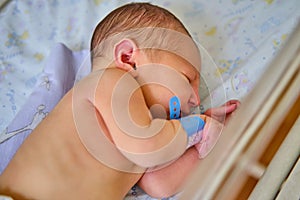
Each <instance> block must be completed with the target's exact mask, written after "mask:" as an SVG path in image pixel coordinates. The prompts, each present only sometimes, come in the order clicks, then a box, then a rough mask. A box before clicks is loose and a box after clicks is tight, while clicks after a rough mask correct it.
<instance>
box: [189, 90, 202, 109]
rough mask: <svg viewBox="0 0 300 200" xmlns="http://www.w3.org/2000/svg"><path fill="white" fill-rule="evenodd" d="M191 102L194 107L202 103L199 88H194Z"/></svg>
mask: <svg viewBox="0 0 300 200" xmlns="http://www.w3.org/2000/svg"><path fill="white" fill-rule="evenodd" d="M189 103H190V105H191V106H193V107H195V106H199V105H200V96H199V93H198V90H196V91H195V90H194V92H193V93H192V95H191V97H190V99H189Z"/></svg>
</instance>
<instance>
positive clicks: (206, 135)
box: [195, 118, 223, 159]
mask: <svg viewBox="0 0 300 200" xmlns="http://www.w3.org/2000/svg"><path fill="white" fill-rule="evenodd" d="M207 122H208V123H207ZM222 129H223V124H221V123H219V122H218V121H216V120H214V119H212V118H210V119H209V120H206V124H205V127H204V130H203V135H202V140H201V141H200V142H199V143H197V144H196V145H195V147H196V149H197V151H198V155H199V158H200V159H202V158H205V157H206V156H207V155H208V154H209V153H210V151H211V150H212V149H213V147H214V146H215V144H216V143H217V141H218V139H219V137H220V135H221V132H222Z"/></svg>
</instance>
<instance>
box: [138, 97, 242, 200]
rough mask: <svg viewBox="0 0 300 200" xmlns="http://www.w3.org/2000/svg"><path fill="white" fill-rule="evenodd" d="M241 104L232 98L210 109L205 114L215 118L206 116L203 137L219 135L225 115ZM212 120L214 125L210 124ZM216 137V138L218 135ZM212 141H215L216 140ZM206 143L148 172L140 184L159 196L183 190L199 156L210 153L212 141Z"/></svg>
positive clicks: (162, 196) (198, 162)
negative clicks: (165, 165) (164, 165)
mask: <svg viewBox="0 0 300 200" xmlns="http://www.w3.org/2000/svg"><path fill="white" fill-rule="evenodd" d="M234 104H235V105H234ZM239 105H240V102H239V101H238V100H231V101H229V102H227V103H226V104H224V105H222V106H221V107H217V108H212V109H209V111H208V112H207V113H205V114H208V115H209V116H210V117H213V118H214V119H215V120H213V119H211V118H210V117H207V118H206V127H205V128H204V130H203V134H202V135H203V139H204V140H206V139H207V136H208V133H209V134H212V135H215V136H216V135H218V134H219V133H220V131H221V130H222V122H227V121H228V120H225V119H224V117H226V119H228V117H230V116H231V115H232V113H233V112H234V111H235V110H236V108H237V107H238V106H239ZM224 114H225V116H224ZM215 117H216V118H215ZM212 120H213V123H212V125H209V124H210V122H211V121H212ZM219 120H220V121H219ZM218 122H220V123H218ZM209 127H210V128H209ZM214 138H215V139H216V137H214ZM211 141H214V143H215V142H216V140H211ZM204 143H205V142H204V141H202V143H198V144H196V145H195V147H192V148H189V149H188V150H187V151H186V152H185V153H184V154H183V155H182V156H181V157H180V158H179V159H177V160H176V161H174V162H173V163H171V164H170V165H168V166H167V167H164V168H161V169H159V170H157V171H152V172H146V173H145V174H144V175H143V177H142V178H141V179H140V181H139V182H138V185H139V186H140V187H141V188H142V189H143V190H144V191H145V192H146V193H147V194H149V195H151V196H153V197H157V198H164V197H169V196H172V195H174V194H176V193H178V192H179V191H181V190H182V187H183V186H184V183H185V182H186V180H187V179H188V177H189V176H190V174H191V173H192V171H193V170H194V169H195V167H196V166H198V164H200V162H201V160H200V159H199V157H200V158H203V157H205V156H206V155H207V153H209V149H208V148H207V147H208V146H209V145H208V143H210V141H208V140H206V144H207V145H206V146H205V145H203V144H204ZM214 143H213V144H214ZM205 147H206V148H205ZM212 147H213V146H211V148H212ZM211 148H210V149H211ZM199 152H200V153H199Z"/></svg>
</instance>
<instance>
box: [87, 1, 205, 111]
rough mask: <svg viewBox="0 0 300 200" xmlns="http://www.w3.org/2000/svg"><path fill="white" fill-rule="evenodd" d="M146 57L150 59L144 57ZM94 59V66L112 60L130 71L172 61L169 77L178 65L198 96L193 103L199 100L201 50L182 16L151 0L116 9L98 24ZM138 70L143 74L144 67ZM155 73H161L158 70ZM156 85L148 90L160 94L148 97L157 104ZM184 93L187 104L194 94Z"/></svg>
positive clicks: (176, 69)
mask: <svg viewBox="0 0 300 200" xmlns="http://www.w3.org/2000/svg"><path fill="white" fill-rule="evenodd" d="M141 52H142V53H141ZM144 55H146V56H144ZM145 57H147V59H148V58H149V60H148V61H145V59H144V60H143V58H145ZM147 59H146V60H147ZM91 60H92V64H93V70H98V69H100V68H106V67H108V65H111V63H114V64H116V65H117V66H119V67H120V66H121V68H123V69H124V70H126V71H130V70H132V69H135V67H136V66H137V67H138V66H141V65H145V64H147V63H161V64H162V65H165V66H167V65H169V66H171V67H170V68H168V69H167V68H165V69H164V70H165V73H168V77H170V73H172V72H170V71H169V69H172V70H174V69H175V71H177V73H178V72H179V73H178V74H180V76H184V77H185V79H186V80H187V83H189V84H190V86H191V85H192V87H193V90H194V91H195V93H196V95H195V94H194V95H193V96H197V97H193V98H192V99H193V100H192V101H193V103H190V104H193V105H192V106H196V105H198V104H199V97H198V96H199V95H198V89H197V87H198V86H199V80H198V79H199V74H197V75H196V73H197V72H199V68H200V62H201V61H200V54H199V50H198V48H197V46H196V44H195V43H194V41H193V40H192V38H191V36H190V34H189V33H188V31H187V29H186V28H185V27H184V25H183V24H182V23H181V22H180V20H179V19H178V18H177V17H175V16H174V15H173V14H172V13H170V12H169V11H168V10H166V9H164V8H161V7H158V6H155V5H152V4H149V3H131V4H126V5H124V6H122V7H119V8H117V9H115V10H114V11H112V12H111V13H110V14H108V15H107V16H106V17H105V18H104V19H103V20H102V21H101V22H100V23H99V24H98V25H97V27H96V28H95V31H94V34H93V37H92V41H91ZM188 65H190V66H191V67H190V66H188ZM193 67H194V68H193ZM189 68H193V69H189ZM156 69H159V68H156ZM166 69H167V70H166ZM132 71H135V70H132ZM138 71H139V72H138V73H139V78H141V77H142V74H141V73H142V70H138ZM162 71H163V70H162ZM154 73H155V74H157V75H158V74H159V72H158V70H157V71H155V72H154ZM164 75H165V74H164ZM157 77H159V76H157ZM162 78H163V79H165V78H166V77H165V76H164V77H162ZM190 79H192V80H190ZM174 80H175V78H174ZM159 81H160V80H159ZM173 82H176V81H173ZM177 86H178V87H177ZM181 86H182V84H181V85H179V82H178V84H177V85H176V87H172V88H174V90H179V88H182V87H181ZM190 86H189V87H190ZM145 87H146V86H145ZM176 88H178V89H176ZM156 89H157V88H156V87H155V89H153V90H152V88H150V89H149V90H148V91H149V92H148V94H150V95H151V96H155V97H156V99H155V98H152V97H149V98H148V99H152V100H153V99H154V101H153V102H147V103H148V104H155V103H156V102H158V101H160V100H161V98H160V97H159V95H158V93H157V92H156V93H155V95H152V94H151V91H157V90H156ZM185 90H187V89H185ZM185 90H183V91H185ZM175 93H176V92H174V94H175ZM181 93H182V92H181ZM145 94H146V93H145ZM161 94H162V95H163V96H162V98H163V97H164V96H168V95H165V93H161ZM175 95H177V94H175ZM183 95H186V96H188V97H187V98H186V100H183V98H182V99H181V100H183V101H186V102H185V103H184V102H183V105H186V104H188V101H190V99H191V98H190V96H191V94H187V93H185V94H182V96H183ZM166 99H168V98H166ZM186 107H188V106H186ZM189 107H190V106H189ZM186 110H189V109H188V108H186ZM187 112H188V111H187Z"/></svg>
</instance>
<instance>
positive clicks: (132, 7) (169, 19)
mask: <svg viewBox="0 0 300 200" xmlns="http://www.w3.org/2000/svg"><path fill="white" fill-rule="evenodd" d="M145 27H160V28H166V29H171V30H176V31H179V32H181V33H184V34H186V35H189V33H188V31H187V30H186V28H185V27H184V25H183V24H182V23H181V22H180V21H179V20H178V19H177V18H176V17H175V16H174V15H173V14H172V13H170V12H169V11H168V10H166V9H164V8H161V7H158V6H155V5H152V4H149V3H130V4H126V5H124V6H122V7H119V8H117V9H115V10H113V11H112V12H111V13H109V14H108V15H107V16H106V17H105V18H104V19H103V20H102V21H101V22H100V23H99V24H98V25H97V27H96V28H95V30H94V33H93V36H92V40H91V51H93V50H94V49H95V48H96V47H98V46H99V45H100V44H101V43H102V42H103V41H104V40H106V39H107V38H109V37H111V36H113V35H115V34H117V33H122V32H128V31H129V30H132V29H140V28H145ZM128 33H130V32H128ZM92 56H93V57H95V56H98V55H97V54H93V55H92Z"/></svg>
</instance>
